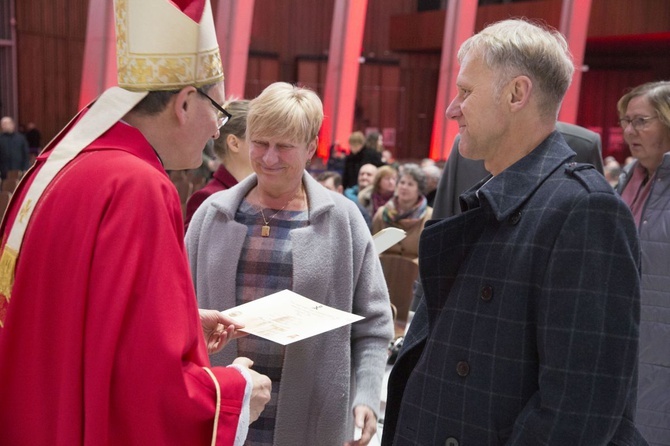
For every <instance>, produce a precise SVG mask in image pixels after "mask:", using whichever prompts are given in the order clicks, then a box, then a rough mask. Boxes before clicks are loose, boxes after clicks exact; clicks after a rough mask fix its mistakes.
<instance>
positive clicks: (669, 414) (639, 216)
mask: <svg viewBox="0 0 670 446" xmlns="http://www.w3.org/2000/svg"><path fill="white" fill-rule="evenodd" d="M617 109H618V112H619V122H620V123H621V128H622V129H623V137H624V140H625V141H626V143H627V144H628V147H629V148H630V152H631V154H632V155H633V156H634V157H635V159H636V161H633V162H632V163H631V164H629V165H628V166H626V168H625V169H624V171H623V172H622V174H621V177H620V179H619V185H618V187H617V191H618V192H619V193H620V194H621V197H622V198H623V200H624V201H625V202H626V204H628V206H629V207H630V209H631V211H632V212H633V216H634V217H635V223H636V224H637V228H638V231H639V234H640V245H641V248H642V298H641V299H642V311H641V316H640V357H639V364H638V373H639V380H638V383H639V384H638V390H637V419H636V424H637V427H638V429H640V432H642V435H643V436H644V437H645V438H646V440H647V441H648V442H649V445H651V446H661V445H664V446H668V445H670V232H669V229H670V82H667V81H663V82H650V83H646V84H642V85H639V86H637V87H635V88H633V89H632V90H631V91H629V92H628V93H626V94H624V95H623V96H622V97H621V99H619V102H618V103H617Z"/></svg>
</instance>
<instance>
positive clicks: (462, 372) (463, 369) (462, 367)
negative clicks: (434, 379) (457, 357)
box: [456, 361, 470, 377]
mask: <svg viewBox="0 0 670 446" xmlns="http://www.w3.org/2000/svg"><path fill="white" fill-rule="evenodd" d="M456 373H458V376H462V377H466V376H468V375H469V374H470V364H468V363H467V361H458V364H456Z"/></svg>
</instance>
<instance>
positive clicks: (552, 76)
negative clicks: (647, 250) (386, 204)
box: [382, 20, 646, 446]
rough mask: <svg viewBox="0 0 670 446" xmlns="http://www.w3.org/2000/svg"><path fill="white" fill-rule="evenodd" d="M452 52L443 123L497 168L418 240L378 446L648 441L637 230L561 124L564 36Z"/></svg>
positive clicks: (507, 29) (511, 39) (494, 33)
mask: <svg viewBox="0 0 670 446" xmlns="http://www.w3.org/2000/svg"><path fill="white" fill-rule="evenodd" d="M458 58H459V62H460V64H461V68H460V72H459V74H458V79H457V85H458V94H457V96H456V97H455V98H454V99H453V101H452V102H451V104H450V105H449V107H448V109H447V116H449V117H450V118H452V119H454V120H456V121H457V122H458V125H459V132H460V135H461V141H460V147H459V150H460V152H461V154H462V155H463V156H464V157H466V158H471V159H481V160H483V161H484V165H485V167H486V170H487V171H488V172H490V173H491V175H489V176H487V177H486V178H484V179H483V180H482V181H480V182H479V183H477V184H476V185H474V186H473V187H472V188H471V189H469V190H468V191H466V192H465V193H464V194H463V195H462V197H461V201H462V203H463V213H462V214H460V215H458V216H455V217H452V218H448V219H444V220H436V221H433V224H430V225H427V226H426V228H425V229H424V231H423V234H422V236H421V241H420V248H419V266H420V276H421V281H422V284H423V288H424V291H425V297H424V298H423V299H422V300H421V301H420V303H419V306H418V308H417V311H416V315H415V316H414V319H413V321H412V323H411V325H410V327H409V331H408V333H407V336H406V338H405V342H404V345H403V347H402V349H401V350H400V352H399V354H398V358H397V360H396V363H395V365H394V368H393V370H392V371H391V375H390V377H389V387H388V399H387V405H386V415H385V423H384V432H383V440H382V441H383V444H384V445H391V444H395V445H449V446H459V445H460V446H471V445H472V446H487V445H571V446H572V445H585V446H586V445H588V446H592V445H608V444H615V445H644V444H646V442H645V441H644V439H643V438H642V437H641V436H640V434H639V433H638V432H637V430H636V429H635V425H634V412H635V401H636V396H635V389H636V380H637V376H636V363H637V362H636V358H637V343H638V323H639V297H640V291H639V269H638V267H639V243H638V239H637V231H636V228H635V224H634V222H633V219H632V215H631V213H630V211H629V210H628V209H627V207H626V205H625V204H624V203H623V202H622V201H621V199H620V198H619V197H617V195H616V194H615V193H614V191H613V190H612V187H611V186H610V185H609V184H608V183H607V181H606V180H605V179H604V177H603V176H602V175H600V173H598V172H597V171H596V170H595V169H594V168H593V166H591V165H583V164H577V163H574V162H572V159H573V157H574V156H575V152H574V151H573V150H571V149H570V147H569V146H568V145H567V144H566V142H565V139H564V138H563V136H562V135H561V134H560V133H558V132H557V131H556V130H555V127H556V116H557V114H558V108H559V106H560V103H561V100H562V98H563V96H564V94H565V91H566V90H567V88H568V86H569V84H570V81H571V78H572V74H573V71H574V67H573V64H572V60H571V58H570V56H569V53H568V51H567V44H566V42H565V39H564V38H563V37H562V36H561V35H560V34H559V33H558V32H556V31H548V30H545V29H543V28H541V27H539V26H536V25H533V24H530V23H528V22H526V21H523V20H505V21H502V22H499V23H497V24H493V25H491V26H489V27H487V28H486V29H484V30H483V31H482V32H480V33H479V34H477V35H475V36H473V37H471V38H470V39H468V40H467V41H466V42H465V43H464V44H463V46H462V47H461V49H460V51H459V54H458Z"/></svg>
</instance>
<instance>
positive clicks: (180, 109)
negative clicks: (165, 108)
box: [171, 86, 198, 125]
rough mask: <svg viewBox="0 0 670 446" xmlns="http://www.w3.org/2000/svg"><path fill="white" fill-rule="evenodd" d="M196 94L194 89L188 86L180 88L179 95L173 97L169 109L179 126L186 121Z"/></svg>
mask: <svg viewBox="0 0 670 446" xmlns="http://www.w3.org/2000/svg"><path fill="white" fill-rule="evenodd" d="M197 94H198V92H197V91H196V89H195V87H191V86H188V87H184V88H182V89H181V90H179V93H177V94H176V95H174V96H173V101H174V102H173V103H172V104H171V107H172V109H173V110H174V113H175V116H176V118H177V122H178V123H179V124H180V125H184V124H185V123H186V122H187V121H188V117H189V113H190V110H191V108H192V107H193V104H192V101H193V99H194V98H195V96H196V95H197Z"/></svg>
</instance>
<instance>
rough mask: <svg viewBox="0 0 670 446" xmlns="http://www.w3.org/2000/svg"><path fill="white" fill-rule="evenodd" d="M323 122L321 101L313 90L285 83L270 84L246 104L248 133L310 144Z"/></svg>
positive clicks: (251, 137)
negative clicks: (247, 109) (247, 106)
mask: <svg viewBox="0 0 670 446" xmlns="http://www.w3.org/2000/svg"><path fill="white" fill-rule="evenodd" d="M322 122H323V104H322V103H321V99H319V96H318V95H317V94H316V93H314V92H313V91H312V90H310V89H308V88H304V87H298V86H295V85H291V84H288V83H286V82H275V83H273V84H270V85H269V86H268V87H266V88H265V90H263V92H262V93H261V94H260V95H258V97H256V98H255V99H252V100H251V102H250V103H249V112H248V115H247V135H248V137H249V138H250V139H253V138H257V137H268V136H272V137H274V138H285V139H287V140H289V141H296V142H299V143H304V144H309V143H310V142H312V141H314V140H315V139H316V137H317V136H318V134H319V130H320V129H321V123H322Z"/></svg>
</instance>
